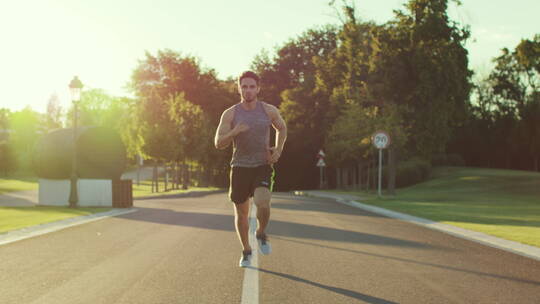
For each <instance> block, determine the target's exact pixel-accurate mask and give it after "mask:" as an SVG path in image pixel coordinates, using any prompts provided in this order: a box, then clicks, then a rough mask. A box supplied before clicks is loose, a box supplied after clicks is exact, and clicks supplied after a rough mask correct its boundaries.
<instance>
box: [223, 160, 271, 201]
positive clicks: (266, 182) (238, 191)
mask: <svg viewBox="0 0 540 304" xmlns="http://www.w3.org/2000/svg"><path fill="white" fill-rule="evenodd" d="M274 175H275V173H274V168H273V167H272V166H271V165H262V166H259V167H253V168H248V167H232V168H231V176H230V187H229V198H230V199H231V201H232V202H233V203H235V204H242V203H243V202H245V201H246V200H247V199H248V198H250V197H253V193H254V192H255V188H257V187H266V188H268V189H269V190H270V192H272V188H273V186H274Z"/></svg>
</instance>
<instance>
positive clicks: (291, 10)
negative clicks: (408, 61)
mask: <svg viewBox="0 0 540 304" xmlns="http://www.w3.org/2000/svg"><path fill="white" fill-rule="evenodd" d="M328 2H329V0H229V1H222V0H197V1H194V0H190V1H188V0H152V1H146V0H145V1H143V0H130V1H127V0H92V1H89V0H88V1H83V0H20V1H10V0H0V41H1V44H0V108H9V109H11V110H12V111H17V110H20V109H23V108H24V107H26V106H30V107H31V108H32V109H34V110H36V111H38V112H42V113H44V112H45V111H46V107H47V102H48V100H49V99H50V97H51V95H52V94H57V95H58V96H59V98H60V101H61V105H62V106H63V107H64V108H67V107H68V106H69V103H70V97H69V90H68V84H69V82H70V80H71V79H72V78H73V76H75V75H77V76H79V78H80V79H81V81H82V82H83V83H84V85H85V88H100V89H104V90H105V91H106V92H107V93H108V94H111V95H114V96H130V95H131V93H130V92H129V90H128V89H127V88H126V84H127V83H128V82H129V80H130V77H131V73H132V71H133V70H134V69H135V67H136V66H137V63H138V61H139V60H142V59H144V57H145V52H150V53H151V54H156V53H157V50H161V49H171V50H174V51H178V52H180V53H182V54H185V55H192V56H195V57H198V58H199V59H200V61H201V63H202V64H203V66H204V67H206V68H212V69H214V70H215V71H216V72H217V74H218V77H219V78H220V79H226V78H227V77H229V76H236V75H238V74H239V73H241V72H242V71H244V70H246V69H248V68H249V66H250V64H251V62H252V61H253V59H254V57H255V56H256V55H257V54H260V53H261V51H262V50H263V49H266V50H268V51H269V52H270V53H271V54H272V52H273V50H274V49H275V48H276V47H279V46H280V45H282V44H284V43H285V42H286V41H288V40H289V39H291V38H295V37H297V36H298V35H300V34H301V33H303V32H304V31H306V30H308V29H310V28H313V27H317V26H322V25H325V24H329V23H332V24H338V23H339V22H340V21H339V18H338V17H337V13H336V10H335V8H332V7H330V6H328ZM405 2H406V1H405V0H357V1H355V5H356V9H357V15H359V17H360V18H361V19H362V20H366V21H367V20H372V21H375V22H377V23H384V22H386V21H388V20H390V19H391V18H392V17H393V10H395V9H402V8H403V7H402V5H403V4H404V3H405ZM336 3H341V1H340V0H337V1H336ZM462 3H463V5H462V6H459V7H457V6H456V5H455V4H452V3H451V4H450V8H449V15H450V17H451V19H452V20H454V21H457V22H459V23H461V24H466V25H469V26H470V27H471V31H472V39H471V40H470V41H469V42H468V43H467V45H466V47H467V49H468V50H469V60H470V63H469V64H470V68H472V69H473V70H475V71H476V72H477V74H479V75H486V74H487V73H489V70H490V69H491V66H492V64H491V63H490V61H491V59H492V58H494V57H496V56H498V55H499V54H500V50H501V49H502V48H503V47H507V48H509V49H513V48H514V47H515V46H516V45H517V44H518V43H519V42H520V41H521V39H524V38H528V39H532V38H533V36H534V34H536V33H540V18H537V12H539V11H540V1H538V0H513V1H506V0H462Z"/></svg>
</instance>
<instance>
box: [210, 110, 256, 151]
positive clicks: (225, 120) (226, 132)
mask: <svg viewBox="0 0 540 304" xmlns="http://www.w3.org/2000/svg"><path fill="white" fill-rule="evenodd" d="M233 113H234V112H233V111H232V109H227V110H225V111H224V112H223V114H221V119H220V121H219V126H218V127H217V130H216V136H215V137H214V145H215V146H216V148H217V149H225V148H227V147H228V146H229V145H230V144H231V142H232V140H233V138H234V137H235V136H236V135H238V134H239V133H241V132H244V131H247V130H248V129H249V127H248V126H247V125H246V124H238V125H236V126H235V127H234V129H232V130H231V122H232V118H233Z"/></svg>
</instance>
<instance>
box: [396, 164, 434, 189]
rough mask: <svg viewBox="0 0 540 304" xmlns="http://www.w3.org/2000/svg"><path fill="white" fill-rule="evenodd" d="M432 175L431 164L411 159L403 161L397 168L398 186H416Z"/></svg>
mask: <svg viewBox="0 0 540 304" xmlns="http://www.w3.org/2000/svg"><path fill="white" fill-rule="evenodd" d="M430 175H431V164H430V163H429V162H428V161H426V160H421V159H411V160H408V161H402V162H400V163H399V164H398V167H397V176H396V186H397V187H398V188H402V187H406V186H410V185H414V184H417V183H420V182H423V181H425V180H427V179H428V178H429V177H430Z"/></svg>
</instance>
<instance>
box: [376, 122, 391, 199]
mask: <svg viewBox="0 0 540 304" xmlns="http://www.w3.org/2000/svg"><path fill="white" fill-rule="evenodd" d="M371 141H372V142H373V145H374V146H375V148H377V149H378V150H379V191H378V193H379V196H381V195H382V194H381V184H382V150H383V149H386V148H387V147H388V146H389V145H390V136H389V135H388V133H386V132H384V131H377V132H375V134H373V136H372V137H371Z"/></svg>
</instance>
